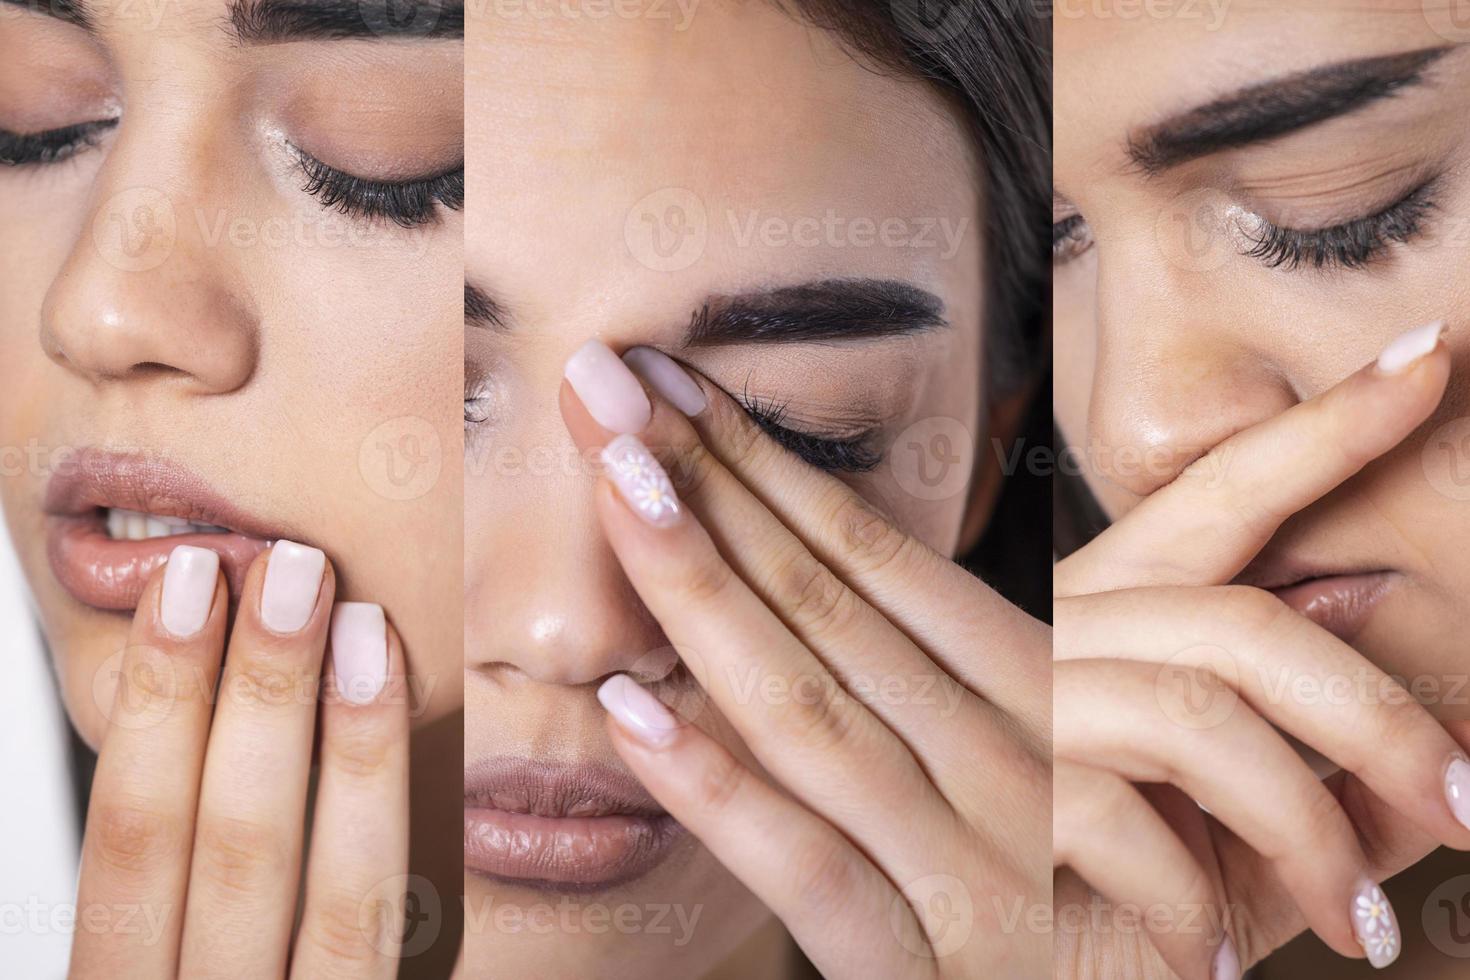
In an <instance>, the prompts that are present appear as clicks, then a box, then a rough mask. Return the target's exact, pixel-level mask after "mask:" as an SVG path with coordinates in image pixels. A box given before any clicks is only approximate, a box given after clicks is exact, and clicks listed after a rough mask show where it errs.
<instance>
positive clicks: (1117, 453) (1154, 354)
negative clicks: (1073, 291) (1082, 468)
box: [1087, 256, 1299, 499]
mask: <svg viewBox="0 0 1470 980" xmlns="http://www.w3.org/2000/svg"><path fill="white" fill-rule="evenodd" d="M1134 258H1135V259H1136V258H1137V257H1134ZM1120 261H1122V262H1126V261H1127V258H1126V257H1123V258H1122V259H1120ZM1103 262H1104V257H1103V256H1100V257H1099V275H1098V297H1097V317H1098V324H1097V352H1096V361H1095V368H1094V371H1093V387H1092V392H1091V398H1090V408H1089V412H1088V432H1087V435H1088V446H1087V454H1088V458H1089V463H1090V466H1091V468H1092V469H1093V471H1094V472H1095V473H1096V474H1097V475H1098V476H1099V477H1101V478H1102V479H1104V480H1106V481H1108V482H1109V483H1112V484H1113V485H1115V486H1117V487H1118V488H1120V489H1122V490H1123V491H1125V492H1126V493H1127V494H1130V495H1132V496H1134V497H1136V498H1138V499H1142V498H1144V497H1147V496H1148V495H1149V494H1151V493H1153V492H1154V491H1156V490H1158V489H1159V488H1160V487H1163V486H1165V485H1166V484H1168V483H1170V482H1171V481H1172V480H1174V479H1175V478H1176V477H1177V476H1178V475H1179V474H1180V472H1182V471H1183V470H1184V469H1185V468H1186V467H1187V466H1189V464H1190V463H1192V462H1194V461H1195V460H1196V459H1198V458H1200V457H1201V456H1203V455H1205V454H1206V453H1208V452H1209V451H1210V450H1211V449H1213V448H1214V447H1215V446H1218V445H1219V444H1220V443H1222V442H1224V441H1225V440H1226V439H1229V438H1230V437H1231V436H1232V435H1234V434H1235V433H1237V432H1240V431H1242V430H1244V429H1247V428H1250V427H1251V426H1253V425H1255V424H1257V423H1259V422H1262V421H1264V420H1266V419H1268V418H1271V417H1272V416H1274V415H1278V414H1280V413H1281V412H1283V411H1285V410H1286V409H1287V408H1289V407H1291V406H1292V405H1293V404H1295V403H1296V402H1297V401H1298V400H1299V399H1298V398H1297V396H1296V394H1295V392H1294V391H1293V389H1292V387H1291V385H1290V383H1289V381H1288V379H1287V378H1286V377H1285V375H1284V374H1282V373H1281V372H1280V371H1278V370H1276V368H1275V367H1274V366H1273V364H1272V363H1271V361H1270V360H1269V358H1268V357H1266V356H1265V355H1264V354H1263V353H1261V352H1258V351H1256V350H1253V349H1252V348H1250V347H1249V346H1248V345H1246V344H1245V343H1244V342H1243V341H1241V340H1240V339H1238V337H1237V336H1236V335H1235V334H1234V333H1233V332H1232V330H1231V325H1230V324H1228V323H1215V322H1206V321H1205V320H1204V318H1203V316H1201V315H1197V314H1194V313H1193V312H1192V311H1193V310H1194V309H1198V308H1199V306H1198V305H1197V304H1196V305H1191V304H1188V303H1186V302H1185V301H1184V300H1183V298H1182V297H1183V294H1182V293H1175V292H1171V288H1170V284H1169V283H1167V282H1166V281H1161V280H1158V279H1155V280H1150V281H1148V282H1141V281H1140V280H1141V279H1142V278H1143V277H1138V276H1136V275H1119V276H1111V277H1109V276H1107V275H1106V270H1105V269H1104V268H1103ZM1129 267H1130V266H1128V265H1123V268H1129ZM1135 267H1136V263H1135ZM1214 308H1219V309H1228V306H1225V305H1221V306H1217V307H1214Z"/></svg>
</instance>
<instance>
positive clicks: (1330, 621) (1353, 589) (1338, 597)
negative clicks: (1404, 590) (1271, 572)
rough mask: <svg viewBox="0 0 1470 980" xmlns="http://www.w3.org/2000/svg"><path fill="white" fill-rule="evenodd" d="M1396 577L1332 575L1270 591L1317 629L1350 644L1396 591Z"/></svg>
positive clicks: (1377, 574)
mask: <svg viewBox="0 0 1470 980" xmlns="http://www.w3.org/2000/svg"><path fill="white" fill-rule="evenodd" d="M1394 578H1395V576H1394V575H1393V574H1392V573H1390V572H1369V573H1366V574H1362V575H1329V576H1326V577H1323V578H1314V579H1309V580H1307V581H1305V582H1299V583H1297V584H1296V585H1289V586H1286V587H1285V588H1280V589H1272V590H1271V591H1272V592H1274V593H1276V595H1277V596H1278V597H1279V598H1280V599H1281V600H1282V601H1283V602H1285V603H1286V604H1287V605H1288V606H1290V607H1291V608H1293V609H1295V610H1296V611H1297V612H1299V613H1301V614H1302V615H1303V616H1306V617H1307V618H1308V619H1310V620H1311V621H1312V622H1314V623H1316V624H1317V625H1318V626H1321V627H1322V628H1323V629H1325V630H1327V631H1328V632H1329V633H1331V634H1333V635H1334V636H1336V637H1338V638H1339V639H1341V640H1344V641H1348V642H1351V641H1352V640H1353V639H1354V638H1355V637H1357V635H1358V634H1359V633H1361V632H1362V631H1363V627H1364V626H1366V625H1367V624H1368V618H1369V617H1370V616H1372V615H1373V610H1374V609H1375V608H1376V607H1377V606H1378V603H1379V602H1380V601H1381V600H1382V599H1383V597H1384V596H1386V595H1387V594H1388V593H1389V592H1390V591H1391V590H1392V589H1393V584H1394Z"/></svg>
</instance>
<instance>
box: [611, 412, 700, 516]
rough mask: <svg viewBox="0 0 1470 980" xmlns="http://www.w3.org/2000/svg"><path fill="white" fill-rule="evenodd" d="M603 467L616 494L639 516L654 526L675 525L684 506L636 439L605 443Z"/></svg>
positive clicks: (659, 468)
mask: <svg viewBox="0 0 1470 980" xmlns="http://www.w3.org/2000/svg"><path fill="white" fill-rule="evenodd" d="M602 465H603V466H604V467H606V472H607V477H608V479H609V480H611V481H612V484H613V486H615V487H617V489H618V494H619V495H620V496H621V497H622V498H623V500H624V501H626V502H627V504H628V506H629V507H631V508H632V509H633V511H634V512H635V513H637V515H638V516H639V517H641V518H643V519H644V520H645V521H647V522H648V523H650V524H652V525H653V526H654V527H668V526H670V525H672V524H675V523H677V522H678V520H679V515H680V514H681V513H682V512H683V507H682V506H681V505H680V504H679V498H678V497H677V496H676V495H675V494H674V485H673V484H672V483H670V482H669V476H668V474H667V473H665V472H664V468H663V467H662V466H660V465H658V460H656V459H654V458H653V453H651V452H649V451H648V448H647V447H646V446H644V445H643V443H641V442H639V441H638V437H637V436H629V435H623V436H618V437H617V438H616V439H614V440H613V441H612V442H610V443H608V444H607V446H606V447H605V448H604V449H603V450H602Z"/></svg>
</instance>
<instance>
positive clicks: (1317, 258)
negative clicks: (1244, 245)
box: [1246, 181, 1436, 269]
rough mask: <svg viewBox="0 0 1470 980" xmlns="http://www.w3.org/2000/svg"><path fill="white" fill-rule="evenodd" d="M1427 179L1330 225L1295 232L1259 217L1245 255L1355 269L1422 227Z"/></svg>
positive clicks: (1284, 264) (1287, 265)
mask: <svg viewBox="0 0 1470 980" xmlns="http://www.w3.org/2000/svg"><path fill="white" fill-rule="evenodd" d="M1433 183H1434V182H1433V181H1428V182H1426V183H1423V184H1420V185H1419V186H1418V187H1416V188H1415V189H1414V190H1412V191H1410V192H1409V193H1408V194H1406V195H1404V196H1403V197H1402V198H1400V199H1399V200H1398V201H1397V202H1395V203H1393V204H1390V205H1389V206H1388V207H1386V208H1384V209H1383V210H1382V211H1379V212H1377V213H1376V214H1370V215H1368V216H1367V217H1363V218H1355V219H1354V220H1352V221H1345V222H1343V223H1342V224H1340V225H1335V226H1333V227H1331V228H1321V229H1318V230H1315V231H1298V230H1296V229H1294V228H1279V227H1277V226H1275V225H1273V224H1271V223H1270V222H1263V227H1262V230H1261V232H1260V233H1259V235H1258V236H1257V237H1256V239H1255V241H1256V244H1255V246H1254V247H1253V248H1252V249H1251V250H1250V251H1248V252H1247V253H1246V254H1247V255H1249V256H1251V257H1252V258H1255V259H1259V260H1260V261H1261V262H1263V263H1265V264H1266V265H1267V266H1269V267H1270V268H1273V269H1276V268H1284V269H1297V268H1300V267H1302V266H1310V267H1312V268H1314V269H1322V268H1329V267H1330V268H1338V269H1361V268H1363V267H1364V266H1366V265H1368V263H1370V262H1372V261H1373V260H1374V259H1376V258H1378V257H1379V256H1381V255H1382V254H1383V253H1384V251H1386V250H1387V249H1388V247H1389V246H1390V245H1393V244H1403V243H1405V242H1408V241H1410V240H1412V239H1413V238H1415V237H1416V236H1417V235H1418V234H1419V232H1420V231H1422V230H1423V226H1424V219H1425V217H1426V216H1427V215H1428V214H1429V212H1431V211H1432V210H1434V208H1435V207H1436V205H1435V203H1434V201H1433V200H1432V199H1431V195H1432V191H1433Z"/></svg>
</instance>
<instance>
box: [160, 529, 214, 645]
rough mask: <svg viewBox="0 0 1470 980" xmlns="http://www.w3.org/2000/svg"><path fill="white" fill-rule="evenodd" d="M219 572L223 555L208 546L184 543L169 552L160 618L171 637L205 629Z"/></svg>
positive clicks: (164, 572) (191, 634)
mask: <svg viewBox="0 0 1470 980" xmlns="http://www.w3.org/2000/svg"><path fill="white" fill-rule="evenodd" d="M218 574H219V555H217V554H215V553H214V552H213V551H210V550H209V549H208V548H195V547H193V546H192V545H187V544H181V545H179V546H178V547H177V548H175V549H174V550H173V551H171V552H169V556H168V566H167V567H166V568H165V569H164V570H163V598H162V600H161V601H160V602H159V610H158V618H159V619H161V620H162V621H163V628H164V629H166V630H168V632H169V635H170V636H176V637H178V638H179V639H183V638H185V637H188V636H193V635H194V634H195V633H198V632H199V631H200V630H202V629H204V624H205V623H206V622H208V620H209V609H210V607H211V606H213V605H214V582H215V576H216V575H218Z"/></svg>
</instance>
